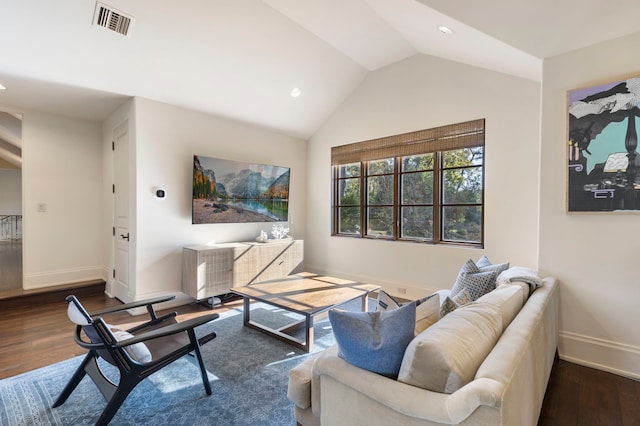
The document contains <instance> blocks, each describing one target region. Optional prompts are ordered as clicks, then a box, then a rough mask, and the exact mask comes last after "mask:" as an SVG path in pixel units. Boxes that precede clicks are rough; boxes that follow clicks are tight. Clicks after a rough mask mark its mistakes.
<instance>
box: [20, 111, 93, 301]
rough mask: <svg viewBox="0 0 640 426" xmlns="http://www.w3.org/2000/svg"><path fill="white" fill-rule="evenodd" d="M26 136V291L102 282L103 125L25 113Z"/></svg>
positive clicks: (24, 240) (37, 113)
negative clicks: (41, 206)
mask: <svg viewBox="0 0 640 426" xmlns="http://www.w3.org/2000/svg"><path fill="white" fill-rule="evenodd" d="M22 132H23V133H22V136H23V138H22V140H23V148H22V157H23V169H22V179H23V188H24V197H23V203H24V208H23V218H24V221H23V261H24V264H23V270H24V284H23V287H24V288H25V289H30V288H37V287H46V286H50V285H55V284H62V283H69V282H75V281H84V280H90V279H96V278H102V271H103V268H102V264H103V262H102V248H101V245H102V240H101V232H100V228H101V225H102V204H101V201H102V190H103V188H102V153H101V149H102V148H101V147H102V139H101V134H100V124H99V123H95V122H91V121H85V120H78V119H71V118H66V117H62V116H58V115H53V114H46V113H40V112H30V111H26V112H25V113H24V119H23V128H22ZM39 204H45V205H46V211H45V212H38V205H39Z"/></svg>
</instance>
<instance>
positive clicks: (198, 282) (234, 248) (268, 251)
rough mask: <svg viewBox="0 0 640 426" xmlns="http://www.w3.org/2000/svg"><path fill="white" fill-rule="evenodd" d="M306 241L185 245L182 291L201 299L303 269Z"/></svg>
mask: <svg viewBox="0 0 640 426" xmlns="http://www.w3.org/2000/svg"><path fill="white" fill-rule="evenodd" d="M303 259H304V243H303V241H302V240H276V241H273V242H267V243H257V242H255V243H254V242H247V243H226V244H216V245H197V246H188V247H184V248H183V251H182V291H184V292H185V293H186V294H188V295H189V296H191V297H193V298H194V299H197V300H201V299H205V298H209V297H212V296H217V295H219V294H225V293H228V292H229V289H230V288H231V287H242V286H245V285H250V284H254V283H259V282H262V281H268V280H274V279H278V278H283V277H286V276H287V275H291V274H295V273H298V272H302V271H303Z"/></svg>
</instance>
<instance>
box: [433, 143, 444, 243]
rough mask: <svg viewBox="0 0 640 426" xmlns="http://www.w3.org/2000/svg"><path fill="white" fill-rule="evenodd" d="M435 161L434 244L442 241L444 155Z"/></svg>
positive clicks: (439, 153)
mask: <svg viewBox="0 0 640 426" xmlns="http://www.w3.org/2000/svg"><path fill="white" fill-rule="evenodd" d="M434 154H435V158H434V159H433V242H434V243H436V244H437V243H439V242H440V241H442V238H441V236H442V231H441V230H442V225H441V221H442V153H441V152H439V151H438V152H435V153H434Z"/></svg>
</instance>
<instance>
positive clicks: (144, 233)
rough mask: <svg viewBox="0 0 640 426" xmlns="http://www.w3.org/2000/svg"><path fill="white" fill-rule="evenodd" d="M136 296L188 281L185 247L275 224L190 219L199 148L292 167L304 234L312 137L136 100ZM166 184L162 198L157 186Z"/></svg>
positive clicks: (245, 236)
mask: <svg viewBox="0 0 640 426" xmlns="http://www.w3.org/2000/svg"><path fill="white" fill-rule="evenodd" d="M134 104H135V138H134V139H135V150H136V152H135V157H136V161H135V166H136V169H135V182H136V183H135V185H136V187H135V192H136V194H137V196H136V207H135V210H136V219H135V222H136V224H135V225H136V230H135V235H134V236H133V239H134V240H135V241H136V243H135V251H136V263H137V265H136V271H135V286H136V298H138V299H140V298H143V297H148V296H154V295H159V294H164V293H175V292H176V291H181V288H182V283H181V281H182V272H181V271H182V248H183V246H186V245H193V244H205V243H210V242H217V243H222V242H230V241H247V240H254V239H255V237H256V236H257V235H258V234H259V231H260V230H261V229H264V230H269V229H270V228H271V224H270V223H267V222H265V223H249V224H203V225H192V224H191V193H192V192H191V191H192V188H191V184H192V176H193V155H203V156H208V157H217V158H224V159H229V160H239V161H248V162H256V163H262V164H275V165H279V166H286V167H290V168H291V187H290V197H291V198H290V210H289V213H290V218H292V220H293V225H292V226H291V228H292V230H291V231H292V234H293V235H294V237H295V238H300V239H304V237H305V235H304V228H303V227H304V221H305V216H306V211H305V206H306V194H305V188H306V179H307V172H306V151H307V148H306V142H305V141H303V140H300V139H296V138H292V137H288V136H283V135H281V134H278V133H275V132H272V131H269V130H266V129H263V128H260V127H257V126H251V125H247V124H243V123H239V122H236V121H232V120H228V119H223V118H219V117H214V116H210V115H205V114H201V113H196V112H193V111H188V110H185V109H181V108H177V107H173V106H170V105H166V104H161V103H157V102H153V101H149V100H145V99H140V98H136V99H135V102H134ZM156 186H159V187H162V188H164V189H165V190H166V192H167V197H166V198H165V199H164V200H158V199H156V198H155V197H154V196H153V194H152V188H154V187H156Z"/></svg>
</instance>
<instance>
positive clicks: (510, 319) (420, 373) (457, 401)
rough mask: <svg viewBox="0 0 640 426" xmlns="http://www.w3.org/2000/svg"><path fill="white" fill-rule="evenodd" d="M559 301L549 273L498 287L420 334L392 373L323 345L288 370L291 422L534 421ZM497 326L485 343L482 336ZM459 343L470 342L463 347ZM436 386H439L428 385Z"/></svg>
mask: <svg viewBox="0 0 640 426" xmlns="http://www.w3.org/2000/svg"><path fill="white" fill-rule="evenodd" d="M516 287H519V288H520V289H521V290H519V289H517V288H516ZM523 303H524V306H523ZM558 304H559V292H558V285H557V282H556V280H555V279H553V278H545V279H544V280H542V286H541V287H539V288H537V289H535V291H533V292H532V293H531V295H530V296H529V290H528V286H527V285H525V284H524V283H521V285H520V286H513V288H511V289H505V287H504V286H503V287H500V288H498V289H497V290H494V291H493V292H491V293H489V294H487V295H485V296H483V297H481V298H480V299H478V300H477V301H475V302H472V303H471V304H469V305H465V306H463V307H461V308H459V309H457V310H455V311H454V312H452V313H450V314H448V315H446V316H445V317H443V318H442V319H440V320H439V321H437V322H436V323H435V324H433V325H432V326H431V327H429V328H427V329H426V330H425V331H423V332H421V333H420V334H418V335H417V336H416V337H415V339H414V341H412V342H411V344H410V345H409V346H408V347H407V349H406V351H405V357H404V359H403V364H402V367H401V370H400V376H399V377H398V380H393V379H390V378H387V377H384V376H381V375H378V374H375V373H372V372H369V371H366V370H363V369H360V368H358V367H355V366H352V365H350V364H348V363H347V362H346V361H344V360H343V359H342V358H340V357H338V355H337V347H336V346H334V347H332V348H329V349H327V350H325V351H323V352H321V353H319V354H316V355H314V356H312V357H309V358H307V359H306V360H305V361H304V362H303V363H301V364H300V365H298V366H297V367H295V368H294V369H292V370H291V371H290V374H289V389H288V396H289V399H290V400H291V401H292V402H293V403H294V412H295V417H296V420H297V422H298V423H299V424H302V425H305V426H308V425H319V424H322V425H323V426H329V425H391V424H398V425H454V424H460V425H482V426H486V425H514V426H515V425H518V426H523V425H524V426H526V425H536V424H537V420H538V417H539V414H540V409H541V406H542V401H543V398H544V394H545V390H546V387H547V382H548V380H549V375H550V372H551V368H552V365H553V361H554V357H555V353H556V348H557V341H558ZM474 312H475V313H474ZM478 312H480V314H478ZM496 312H497V313H496ZM478 315H480V316H478ZM480 318H483V319H482V320H480ZM485 322H486V323H488V324H489V325H487V324H485ZM479 325H480V329H477V328H476V327H478V326H479ZM482 327H485V328H482ZM474 330H476V331H474ZM477 330H480V331H477ZM491 330H493V331H491ZM496 330H498V331H499V332H498V333H497V337H496V338H495V342H491V338H490V337H486V336H490V335H491V334H492V333H495V331H496ZM474 333H475V334H476V337H473V338H471V339H469V338H468V337H469V336H468V335H469V334H474ZM465 335H466V336H467V339H464V338H463V337H464V336H465ZM438 339H440V341H438ZM465 340H466V341H467V343H469V341H471V342H472V344H471V345H467V346H466V347H464V341H465ZM487 341H489V342H490V343H489V344H490V346H489V347H488V349H486V350H485V349H483V346H484V347H486V346H487ZM434 342H435V343H437V344H436V345H435V346H434ZM460 342H463V343H460ZM460 345H462V346H463V347H459V346H460ZM432 360H435V361H434V362H435V367H433V366H432V364H433V362H432ZM427 370H428V373H427V374H425V371H427ZM436 370H437V371H436ZM444 370H447V371H444ZM469 374H471V375H470V376H469ZM465 376H466V377H465ZM401 380H403V381H405V382H409V383H411V384H409V383H405V382H403V381H401ZM443 380H444V381H443ZM456 384H458V385H459V386H456ZM438 386H444V388H446V389H439V390H440V391H434V390H428V388H437V387H438ZM424 387H426V388H427V389H425V388H424ZM457 387H459V388H457Z"/></svg>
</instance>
